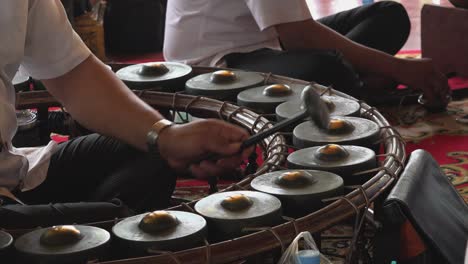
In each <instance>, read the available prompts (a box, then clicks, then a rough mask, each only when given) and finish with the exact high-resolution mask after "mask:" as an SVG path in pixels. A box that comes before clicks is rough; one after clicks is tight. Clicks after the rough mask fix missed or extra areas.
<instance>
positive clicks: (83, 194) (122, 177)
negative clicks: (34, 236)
mask: <svg viewBox="0 0 468 264" xmlns="http://www.w3.org/2000/svg"><path fill="white" fill-rule="evenodd" d="M174 188H175V173H174V172H173V171H171V169H170V168H169V167H168V165H167V164H166V162H164V161H163V160H162V159H159V160H157V159H155V158H152V157H150V155H148V154H147V153H144V152H141V151H139V150H136V149H134V148H132V147H130V146H128V145H126V144H123V143H121V142H120V141H118V140H115V139H113V138H108V137H104V136H100V135H98V134H91V135H87V136H83V137H78V138H75V139H72V140H70V141H67V142H64V143H61V144H60V145H59V150H58V151H57V152H56V153H54V155H53V156H52V158H51V162H50V165H49V170H48V175H47V178H46V180H45V181H44V182H43V183H42V184H41V185H39V186H38V187H37V188H35V189H33V190H31V191H28V192H23V193H20V194H18V197H19V198H20V199H21V200H23V201H24V202H25V203H27V204H46V203H56V202H81V201H108V200H110V199H112V198H119V199H120V200H122V201H123V202H124V203H125V204H126V205H127V206H129V207H130V208H131V209H133V210H135V211H137V212H138V211H147V210H152V209H161V208H167V207H168V206H169V200H170V197H171V195H172V192H173V191H174Z"/></svg>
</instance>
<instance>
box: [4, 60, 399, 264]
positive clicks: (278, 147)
mask: <svg viewBox="0 0 468 264" xmlns="http://www.w3.org/2000/svg"><path fill="white" fill-rule="evenodd" d="M213 70H214V69H213V68H204V67H194V74H202V73H206V72H210V71H213ZM265 77H266V82H268V83H285V84H292V83H295V84H303V85H307V84H308V83H307V82H305V81H301V80H297V79H292V78H287V77H282V76H277V75H273V74H265ZM135 92H136V94H137V95H139V96H140V97H141V98H142V99H143V100H145V101H146V102H147V103H149V104H150V105H152V106H154V107H156V108H158V109H168V110H176V111H183V112H188V113H190V114H193V115H195V116H200V117H210V118H222V119H224V120H227V121H229V122H233V123H236V124H238V125H240V126H242V127H245V128H248V129H250V130H251V132H253V133H256V132H258V131H260V130H262V129H265V128H267V127H270V126H272V124H271V122H270V121H269V120H268V119H266V118H265V117H263V116H261V115H258V114H256V113H254V112H253V111H251V110H248V109H245V108H242V107H238V106H236V105H234V104H231V103H226V102H221V101H217V100H214V99H209V98H205V97H195V96H189V95H185V94H182V93H175V94H168V93H160V92H155V91H148V90H147V91H135ZM318 92H319V93H320V94H334V95H336V96H341V97H345V98H349V99H353V100H356V99H355V98H353V97H350V96H348V95H346V94H343V93H340V92H338V91H335V90H333V89H331V88H326V87H322V88H321V90H320V91H318ZM359 103H360V104H361V116H363V117H365V118H368V119H370V120H372V121H374V122H376V123H377V124H378V125H379V126H380V128H381V136H380V138H381V143H382V144H383V150H384V151H383V154H380V155H379V156H380V157H381V158H382V160H381V166H380V167H379V168H377V169H375V170H374V171H375V175H374V176H373V177H372V178H371V179H370V180H369V181H367V182H366V183H365V184H363V185H362V186H357V187H356V189H355V190H354V191H352V192H350V193H348V194H347V195H346V196H345V197H337V198H336V199H328V201H333V202H331V203H330V204H328V205H327V206H326V207H324V208H322V209H320V210H319V211H316V212H314V213H311V214H309V215H307V216H304V217H302V218H298V219H291V218H287V222H286V223H284V224H281V225H278V226H275V227H272V228H258V229H256V230H254V231H257V232H254V233H251V234H249V235H245V236H242V237H239V238H236V239H234V240H228V241H223V242H220V243H216V244H211V245H210V244H209V243H208V242H206V246H203V247H198V248H192V249H188V250H184V251H180V252H174V253H173V252H163V253H161V254H159V255H155V256H148V257H141V258H134V259H126V260H118V261H108V262H101V263H107V264H110V263H115V264H117V263H128V264H130V263H131V264H143V263H145V264H147V263H232V262H235V261H238V260H242V259H245V258H247V257H250V256H254V255H257V254H260V253H263V252H267V251H270V250H274V249H278V248H284V246H285V245H287V244H289V243H290V242H291V241H292V240H293V239H294V237H295V236H296V234H297V233H298V232H301V231H310V232H312V233H316V232H320V231H323V230H325V229H327V228H329V227H330V226H333V225H335V224H337V223H339V222H340V221H342V220H345V219H349V218H351V217H353V216H355V215H357V214H358V213H359V210H360V209H362V208H366V207H368V206H369V204H370V203H372V202H373V201H375V200H376V199H378V198H380V197H381V196H382V194H384V193H385V192H386V191H388V190H389V188H390V187H391V186H392V185H393V184H394V182H395V180H397V178H398V176H399V175H400V174H401V172H402V170H403V168H404V164H405V159H406V153H405V146H404V141H403V140H402V138H401V136H400V135H399V134H398V132H397V131H396V130H395V129H393V128H392V127H391V126H390V124H389V123H388V122H387V120H386V119H385V118H384V116H382V114H381V113H379V112H378V111H377V109H375V108H374V107H371V106H369V105H367V104H366V103H364V102H359ZM57 105H58V103H57V101H56V100H55V99H54V98H53V97H51V96H50V95H49V94H48V93H47V92H45V91H40V92H26V93H19V94H18V95H17V108H18V109H27V108H35V107H45V106H57ZM260 146H261V147H262V149H263V154H264V160H265V162H264V164H263V165H262V166H261V167H259V169H258V170H257V172H256V173H255V174H252V175H249V176H247V177H246V178H244V179H243V180H242V181H240V182H238V183H236V184H232V185H231V186H229V187H228V188H226V189H224V190H221V191H230V190H239V189H250V185H249V183H250V181H251V180H252V179H253V178H255V177H256V176H258V175H261V174H263V173H266V172H268V171H273V170H277V169H281V168H283V167H282V165H283V163H284V161H285V158H286V156H287V145H286V144H285V139H284V137H283V136H282V135H281V134H276V135H273V136H270V137H268V138H267V139H265V140H264V141H263V142H262V144H260ZM194 204H195V202H192V203H188V204H185V203H183V204H181V205H179V206H176V207H172V208H170V209H175V210H183V211H192V212H194V210H193V206H194ZM115 221H118V220H111V221H106V222H100V223H90V225H95V226H101V227H104V228H108V229H109V228H110V227H111V226H112V225H113V224H115ZM9 232H10V233H13V234H15V233H16V234H18V233H24V230H22V231H19V230H16V231H15V230H9Z"/></svg>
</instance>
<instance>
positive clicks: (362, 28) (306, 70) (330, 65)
mask: <svg viewBox="0 0 468 264" xmlns="http://www.w3.org/2000/svg"><path fill="white" fill-rule="evenodd" d="M318 21H319V22H320V23H322V24H324V25H326V26H328V27H330V28H332V29H333V30H335V31H337V32H339V33H340V34H342V35H344V36H346V37H348V38H349V39H351V40H353V41H356V42H357V43H360V44H363V45H366V46H368V47H371V48H375V49H378V50H381V51H384V52H386V53H389V54H392V55H393V54H395V53H396V52H398V50H400V49H401V47H402V46H403V45H404V44H405V42H406V40H407V38H408V35H409V31H410V21H409V18H408V14H407V13H406V10H405V9H404V7H403V6H402V5H401V4H399V3H396V2H390V1H384V2H377V3H374V4H371V5H365V6H361V7H357V8H354V9H351V10H348V11H344V12H341V13H337V14H334V15H331V16H328V17H324V18H321V19H319V20H318ZM225 59H226V63H227V66H228V67H230V68H238V69H245V70H251V71H259V72H271V73H274V74H278V75H284V76H288V77H291V78H297V79H302V80H306V81H315V82H318V83H320V84H323V85H333V86H334V88H335V89H338V90H341V91H343V92H346V93H350V94H356V92H358V91H357V90H358V89H359V88H360V87H361V85H362V84H361V82H360V80H359V76H358V75H357V73H356V72H355V70H354V69H353V68H352V66H350V65H349V64H348V63H347V62H346V61H345V60H344V59H343V58H342V55H341V54H340V53H339V52H336V51H332V50H301V51H274V50H269V49H262V50H257V51H254V52H251V53H233V54H229V55H227V56H226V57H225Z"/></svg>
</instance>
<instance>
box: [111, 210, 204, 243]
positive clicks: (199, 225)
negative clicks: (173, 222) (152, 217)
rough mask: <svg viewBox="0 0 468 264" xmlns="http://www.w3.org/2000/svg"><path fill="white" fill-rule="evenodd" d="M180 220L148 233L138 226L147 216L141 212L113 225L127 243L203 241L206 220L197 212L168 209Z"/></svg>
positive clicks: (114, 232) (114, 231)
mask: <svg viewBox="0 0 468 264" xmlns="http://www.w3.org/2000/svg"><path fill="white" fill-rule="evenodd" d="M167 212H168V213H169V214H172V215H174V216H175V217H177V219H178V220H179V224H178V225H177V226H175V227H174V228H172V229H170V230H167V231H162V232H157V233H147V232H144V231H143V230H141V229H140V228H139V227H138V224H139V223H140V221H141V220H142V219H143V217H145V216H146V213H145V214H140V215H136V216H132V217H128V218H125V219H123V220H122V221H120V222H118V223H117V224H115V225H114V226H113V227H112V233H113V234H114V235H115V236H116V237H117V238H118V239H120V240H123V241H125V242H127V243H135V244H142V245H146V246H148V245H151V246H158V247H162V248H165V247H166V245H171V244H172V245H174V244H176V243H184V241H186V242H189V241H191V240H194V239H196V240H198V241H202V240H203V238H204V237H205V233H206V229H207V223H206V220H205V219H204V218H203V217H202V216H200V215H197V214H194V213H188V212H183V211H174V210H167Z"/></svg>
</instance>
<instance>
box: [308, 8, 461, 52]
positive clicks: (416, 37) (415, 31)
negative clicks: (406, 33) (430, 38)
mask: <svg viewBox="0 0 468 264" xmlns="http://www.w3.org/2000/svg"><path fill="white" fill-rule="evenodd" d="M363 2H372V0H307V3H308V4H309V8H310V10H311V13H312V16H313V17H314V18H320V17H323V16H327V15H330V14H334V13H336V12H340V11H343V10H347V9H351V8H354V7H357V6H360V5H362V3H363ZM396 2H400V3H401V4H403V5H404V6H405V8H406V10H407V11H408V14H409V16H410V19H411V34H410V37H409V39H408V41H407V42H406V44H405V46H404V47H403V50H419V49H421V38H420V33H421V24H420V23H421V16H420V14H421V8H422V6H423V5H424V4H433V5H442V6H452V5H451V4H450V2H449V1H448V0H397V1H396Z"/></svg>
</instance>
